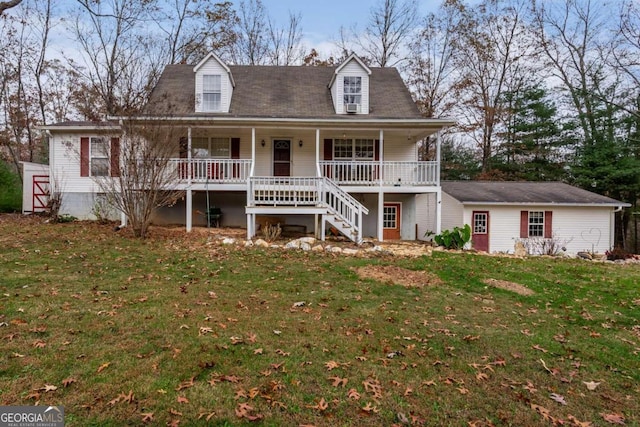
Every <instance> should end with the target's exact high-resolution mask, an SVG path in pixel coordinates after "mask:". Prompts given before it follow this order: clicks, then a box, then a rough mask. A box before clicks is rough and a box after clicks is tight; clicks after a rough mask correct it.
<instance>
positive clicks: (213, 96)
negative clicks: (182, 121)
mask: <svg viewBox="0 0 640 427" xmlns="http://www.w3.org/2000/svg"><path fill="white" fill-rule="evenodd" d="M221 108H222V76H220V75H219V74H205V75H203V76H202V109H203V110H204V111H220V110H221Z"/></svg>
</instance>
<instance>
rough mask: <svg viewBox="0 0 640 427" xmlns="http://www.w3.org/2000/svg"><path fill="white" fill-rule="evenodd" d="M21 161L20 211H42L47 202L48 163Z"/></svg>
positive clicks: (24, 212)
mask: <svg viewBox="0 0 640 427" xmlns="http://www.w3.org/2000/svg"><path fill="white" fill-rule="evenodd" d="M20 163H22V213H23V214H28V213H37V212H44V211H45V210H46V209H47V204H48V203H49V165H42V164H40V163H31V162H20Z"/></svg>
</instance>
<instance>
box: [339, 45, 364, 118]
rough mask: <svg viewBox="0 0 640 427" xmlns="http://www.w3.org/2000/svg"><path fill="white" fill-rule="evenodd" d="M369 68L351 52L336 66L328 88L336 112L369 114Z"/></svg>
mask: <svg viewBox="0 0 640 427" xmlns="http://www.w3.org/2000/svg"><path fill="white" fill-rule="evenodd" d="M369 76H371V70H370V69H369V67H367V65H366V64H365V63H364V62H362V60H361V59H360V58H358V55H356V54H355V53H352V54H351V55H350V56H349V57H348V58H347V59H346V60H345V61H344V62H343V63H342V64H340V66H339V67H337V68H336V71H335V72H334V74H333V76H332V77H331V82H330V83H329V89H330V90H331V98H332V99H333V107H334V109H335V111H336V114H369Z"/></svg>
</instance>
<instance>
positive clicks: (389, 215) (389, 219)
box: [382, 205, 398, 228]
mask: <svg viewBox="0 0 640 427" xmlns="http://www.w3.org/2000/svg"><path fill="white" fill-rule="evenodd" d="M382 226H383V228H398V206H396V205H385V207H384V209H383V211H382Z"/></svg>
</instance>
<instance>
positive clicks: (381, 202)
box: [378, 129, 384, 242]
mask: <svg viewBox="0 0 640 427" xmlns="http://www.w3.org/2000/svg"><path fill="white" fill-rule="evenodd" d="M379 150H380V151H379V154H380V155H379V157H380V159H379V164H378V167H379V168H380V173H379V174H378V175H379V177H378V185H379V190H378V241H379V242H382V241H383V240H384V234H383V232H384V190H383V189H382V180H383V178H384V176H383V173H384V170H383V165H384V155H383V153H384V130H382V129H380V149H379Z"/></svg>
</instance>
